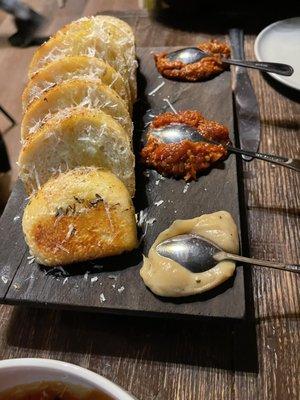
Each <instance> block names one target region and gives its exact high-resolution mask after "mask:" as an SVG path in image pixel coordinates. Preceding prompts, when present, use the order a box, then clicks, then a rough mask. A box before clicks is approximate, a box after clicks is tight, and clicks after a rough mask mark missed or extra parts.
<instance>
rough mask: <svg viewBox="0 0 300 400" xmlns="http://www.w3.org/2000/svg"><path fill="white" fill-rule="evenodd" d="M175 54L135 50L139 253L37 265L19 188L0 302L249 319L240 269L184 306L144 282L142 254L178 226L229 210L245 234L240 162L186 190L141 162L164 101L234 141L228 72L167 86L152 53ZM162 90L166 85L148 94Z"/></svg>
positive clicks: (6, 225)
mask: <svg viewBox="0 0 300 400" xmlns="http://www.w3.org/2000/svg"><path fill="white" fill-rule="evenodd" d="M174 49H176V48H174V47H167V48H166V47H164V48H160V47H158V48H157V47H146V48H137V58H138V60H139V73H138V98H139V100H138V102H137V103H136V105H135V112H134V114H135V115H134V126H135V132H134V147H135V154H136V158H137V163H136V172H137V180H136V196H135V199H134V202H135V206H136V211H137V212H139V211H142V213H143V223H142V224H141V232H140V236H143V237H144V238H143V240H142V243H141V245H140V247H139V249H137V250H136V251H135V252H131V253H128V254H122V255H121V256H119V257H111V258H109V259H106V260H98V261H93V262H92V263H91V262H86V263H82V264H81V265H80V266H74V265H71V266H68V267H64V269H61V268H56V269H45V268H43V267H41V266H39V265H38V264H37V263H36V262H35V261H34V260H32V259H31V258H30V253H29V249H28V248H27V247H26V246H25V243H24V238H23V232H22V229H21V224H20V221H21V220H22V214H23V213H22V211H23V208H24V204H25V201H24V198H25V197H26V194H25V193H24V191H23V188H22V185H20V184H19V183H18V184H17V185H16V189H14V190H13V194H12V200H10V201H9V203H8V205H7V208H6V210H5V214H4V216H3V218H1V220H0V231H1V230H2V231H3V232H4V231H7V232H9V236H8V240H4V241H3V242H2V243H0V255H1V258H0V287H1V286H2V287H3V292H2V293H3V297H2V300H1V302H4V303H10V304H27V305H28V304H30V305H36V306H44V307H54V308H56V307H60V308H69V309H72V308H73V309H78V310H85V311H99V312H109V313H111V312H113V313H121V314H122V313H127V314H133V315H145V316H147V315H149V316H151V315H153V316H154V315H157V316H166V317H177V318H178V317H188V316H190V317H199V316H209V317H221V318H244V315H245V294H244V275H243V268H242V267H238V268H237V272H236V275H235V276H234V277H233V278H232V279H229V280H228V281H226V282H225V283H224V284H223V285H221V286H219V287H218V288H216V289H215V290H211V291H209V292H208V293H205V294H203V295H199V296H192V297H189V298H185V299H184V298H183V299H161V298H159V297H157V296H154V295H153V293H151V291H150V290H148V289H147V288H146V286H145V285H144V283H143V281H142V279H141V277H140V275H139V270H140V268H141V266H142V254H148V251H149V249H150V247H151V246H152V244H153V243H154V241H155V239H156V237H157V236H158V235H159V233H161V232H162V231H163V230H165V229H167V228H168V227H169V226H170V225H171V223H172V222H173V221H174V220H176V219H189V218H194V217H197V216H200V215H202V214H205V213H211V212H215V211H219V210H226V211H228V212H229V213H230V214H231V215H232V216H233V218H234V220H235V221H236V223H237V225H238V227H239V228H238V230H239V231H241V229H240V204H239V197H240V196H241V195H243V191H242V190H241V191H240V192H241V193H239V190H238V178H237V163H236V158H235V156H232V157H229V158H228V159H227V160H226V161H224V162H222V163H219V164H218V166H217V168H213V169H212V170H211V171H208V172H207V173H205V174H204V175H202V176H201V177H200V178H199V180H198V181H197V182H196V181H193V182H190V183H189V184H186V182H185V181H184V180H183V179H167V178H163V177H162V176H161V175H160V174H158V173H157V172H156V171H154V170H146V169H144V168H143V166H142V165H141V162H140V160H139V157H138V154H139V152H140V150H141V148H142V146H143V144H142V143H143V142H145V141H146V130H145V126H147V124H148V123H149V122H150V121H151V120H152V118H153V115H158V114H160V113H162V112H165V111H166V110H168V111H169V110H171V109H170V106H169V105H168V103H166V101H165V100H166V99H167V100H168V101H169V102H170V103H171V104H172V106H173V107H175V109H177V110H178V111H179V110H190V109H196V110H198V111H200V112H201V113H203V115H204V116H205V117H206V118H208V119H212V120H215V121H218V122H220V123H222V124H224V125H225V126H227V127H228V129H229V131H230V135H231V140H232V141H234V130H233V113H232V111H233V110H232V98H231V74H230V71H226V72H224V73H222V74H220V75H219V76H217V77H215V78H214V79H212V80H209V81H207V82H203V83H187V82H174V81H170V80H165V79H163V78H162V77H161V76H160V75H159V74H158V73H157V70H156V68H155V65H154V61H153V53H156V52H160V51H173V50H174ZM161 84H163V86H162V87H161V88H160V89H159V90H157V92H155V93H153V94H151V93H152V92H153V90H155V89H156V88H158V87H159V85H161ZM240 183H241V182H240ZM16 199H17V200H18V201H16ZM243 211H244V210H243ZM150 221H152V222H151V223H150ZM12 237H13V238H14V240H11V238H12Z"/></svg>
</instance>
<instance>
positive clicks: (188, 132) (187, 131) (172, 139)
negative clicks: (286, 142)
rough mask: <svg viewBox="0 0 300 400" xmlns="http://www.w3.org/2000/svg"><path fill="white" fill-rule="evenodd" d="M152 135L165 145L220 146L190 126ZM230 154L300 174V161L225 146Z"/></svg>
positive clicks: (174, 125)
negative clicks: (185, 141)
mask: <svg viewBox="0 0 300 400" xmlns="http://www.w3.org/2000/svg"><path fill="white" fill-rule="evenodd" d="M151 135H153V136H155V137H157V138H158V139H160V140H161V141H162V142H164V143H178V142H182V141H183V140H190V141H192V142H207V143H211V144H216V145H219V144H220V143H219V142H216V141H214V140H210V139H207V138H206V137H204V136H203V135H201V133H200V132H199V131H198V130H197V129H195V128H193V127H192V126H190V125H186V124H180V123H179V124H178V123H172V124H169V125H166V126H163V127H162V128H156V129H152V130H151ZM224 147H226V148H227V150H228V151H229V152H230V153H236V154H245V155H246V156H250V157H253V158H258V159H260V160H263V161H268V162H270V163H273V164H278V165H281V166H283V167H287V168H290V169H293V170H295V171H298V172H300V159H297V158H288V157H282V156H277V155H273V154H264V153H255V152H253V151H247V150H242V149H239V148H238V147H233V146H224Z"/></svg>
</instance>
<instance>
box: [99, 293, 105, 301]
mask: <svg viewBox="0 0 300 400" xmlns="http://www.w3.org/2000/svg"><path fill="white" fill-rule="evenodd" d="M100 301H101V303H104V302H105V301H106V298H105V296H104V294H103V293H101V294H100Z"/></svg>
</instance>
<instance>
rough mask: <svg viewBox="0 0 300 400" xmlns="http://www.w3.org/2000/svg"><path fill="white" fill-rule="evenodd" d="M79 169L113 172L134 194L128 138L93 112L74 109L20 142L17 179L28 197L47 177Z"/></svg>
mask: <svg viewBox="0 0 300 400" xmlns="http://www.w3.org/2000/svg"><path fill="white" fill-rule="evenodd" d="M61 114H63V116H61ZM79 166H83V167H84V166H87V167H88V166H94V167H99V168H102V169H106V170H109V171H111V172H113V173H114V174H115V175H116V176H118V178H119V179H120V180H121V181H122V182H123V183H124V184H125V186H126V187H127V189H128V191H129V193H130V195H131V196H133V195H134V190H135V175H134V155H133V153H132V151H131V144H130V141H129V139H128V136H127V135H126V132H125V131H124V129H123V128H122V127H121V125H120V124H119V123H118V122H116V121H115V120H114V119H113V118H112V117H111V116H110V115H107V114H105V113H103V112H102V111H99V110H97V109H87V108H77V109H75V110H71V111H70V112H69V115H66V113H65V112H63V113H58V114H56V115H55V116H54V117H53V118H50V119H49V120H48V121H47V122H46V123H45V124H44V125H43V127H42V128H41V129H39V130H38V131H37V132H36V133H35V134H34V135H31V136H30V137H29V139H28V140H27V141H26V142H25V143H24V146H23V148H22V150H21V153H20V157H19V168H20V172H19V176H20V178H21V179H22V181H23V183H24V185H25V189H26V191H27V193H28V194H31V193H32V192H34V191H36V190H37V189H39V187H40V186H42V185H43V184H44V183H45V182H47V181H48V180H49V179H50V177H51V176H55V175H58V174H59V173H61V172H65V171H67V170H69V169H74V168H76V167H79Z"/></svg>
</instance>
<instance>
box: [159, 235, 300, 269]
mask: <svg viewBox="0 0 300 400" xmlns="http://www.w3.org/2000/svg"><path fill="white" fill-rule="evenodd" d="M156 251H157V252H158V254H160V255H161V256H163V257H167V258H170V259H171V260H174V261H176V262H178V263H179V264H181V265H182V266H183V267H185V268H187V269H188V270H190V271H191V272H196V273H198V272H204V271H207V270H209V269H211V268H212V267H214V266H215V265H216V264H218V263H219V262H220V261H224V260H231V261H241V262H242V263H247V264H254V265H259V266H262V267H267V268H275V269H281V270H284V271H289V272H294V273H296V274H299V273H300V265H296V264H294V265H285V264H282V263H276V262H271V261H267V260H256V259H255V258H248V257H242V256H239V255H236V254H231V253H227V252H225V251H223V250H222V249H221V248H220V247H218V246H217V245H216V244H214V243H212V242H210V241H209V240H207V239H205V238H203V237H202V236H200V235H195V234H186V235H178V236H174V237H172V238H170V239H167V240H164V241H163V242H162V243H160V244H158V245H157V246H156Z"/></svg>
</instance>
